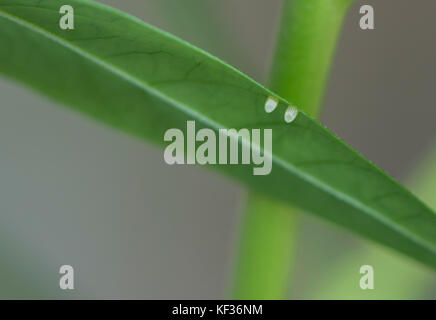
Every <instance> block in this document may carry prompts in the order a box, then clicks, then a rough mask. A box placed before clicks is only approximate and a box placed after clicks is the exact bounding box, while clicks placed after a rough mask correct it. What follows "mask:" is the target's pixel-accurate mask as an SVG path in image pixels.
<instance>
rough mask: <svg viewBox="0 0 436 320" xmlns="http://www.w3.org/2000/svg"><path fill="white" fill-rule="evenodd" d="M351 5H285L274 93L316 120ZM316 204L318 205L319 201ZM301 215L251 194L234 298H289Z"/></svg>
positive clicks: (306, 0)
mask: <svg viewBox="0 0 436 320" xmlns="http://www.w3.org/2000/svg"><path fill="white" fill-rule="evenodd" d="M351 2H352V0H293V1H291V0H285V1H284V5H283V10H282V21H281V26H280V31H279V36H278V40H277V46H276V53H275V58H274V62H273V66H272V71H271V78H270V88H271V89H272V90H273V91H275V92H277V93H278V94H280V95H281V96H282V97H283V98H285V99H287V100H288V101H292V102H293V103H294V104H296V105H297V107H298V108H299V109H301V110H304V111H305V112H307V113H308V114H310V115H312V116H314V117H316V116H317V115H318V113H319V109H320V102H321V100H322V97H323V93H324V89H325V84H326V79H327V76H328V73H329V69H330V65H331V61H332V58H333V55H334V51H335V47H336V42H337V38H338V35H339V33H340V30H341V26H342V22H343V19H344V16H345V13H346V11H347V8H348V7H349V5H350V4H351ZM315 201H316V200H315ZM298 220H299V219H298V210H297V209H295V208H291V207H289V206H284V205H282V204H281V203H278V202H277V201H273V200H270V199H268V198H266V197H264V196H261V195H258V194H250V195H249V197H248V203H247V207H246V210H245V214H244V217H243V222H242V226H243V227H242V234H241V239H240V241H241V243H240V247H239V251H240V252H239V257H238V261H237V267H236V272H235V281H234V288H233V298H235V299H282V298H285V297H286V293H287V287H288V285H289V275H290V273H291V269H292V265H293V263H292V261H293V256H294V253H293V251H294V250H293V249H294V248H295V246H296V241H295V239H296V232H295V230H296V229H297V226H298Z"/></svg>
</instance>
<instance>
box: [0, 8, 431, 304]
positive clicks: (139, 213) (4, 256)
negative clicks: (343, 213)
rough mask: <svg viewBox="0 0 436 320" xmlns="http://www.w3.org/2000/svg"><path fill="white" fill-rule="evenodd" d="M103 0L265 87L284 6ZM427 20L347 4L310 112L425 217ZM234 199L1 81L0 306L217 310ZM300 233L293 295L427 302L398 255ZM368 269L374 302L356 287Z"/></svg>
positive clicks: (235, 216)
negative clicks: (160, 303) (212, 304)
mask: <svg viewBox="0 0 436 320" xmlns="http://www.w3.org/2000/svg"><path fill="white" fill-rule="evenodd" d="M285 1H292V0H285ZM100 2H103V3H106V4H109V5H111V6H114V7H116V8H119V9H121V10H122V11H125V12H128V13H131V14H133V15H135V16H138V17H140V18H141V19H143V20H145V21H146V22H149V23H151V24H153V25H156V26H158V27H160V28H162V29H165V30H167V31H169V32H171V33H173V34H175V35H177V36H180V37H181V38H183V39H185V40H187V41H189V42H191V43H193V44H195V45H197V46H199V47H201V48H203V49H205V50H207V51H209V52H211V53H213V54H215V55H216V56H218V57H220V58H221V59H223V60H225V61H227V62H229V63H230V64H232V65H233V66H235V67H236V68H238V69H240V70H241V71H243V72H244V73H246V74H248V75H249V76H251V77H253V78H254V79H255V80H257V81H259V82H261V83H265V81H266V77H267V74H268V71H269V67H270V63H271V58H272V54H273V48H274V44H275V38H276V31H277V28H278V23H279V17H280V7H281V4H282V1H281V0H123V1H120V0H105V1H100ZM363 4H371V5H373V6H374V8H375V19H376V20H375V21H376V22H375V23H376V29H375V30H372V31H362V30H360V28H359V25H358V21H359V18H360V15H359V7H360V6H361V5H363ZM435 10H436V2H434V1H426V0H417V1H413V2H412V1H410V0H385V1H375V0H366V1H360V0H359V1H356V2H355V4H354V5H353V6H352V8H351V10H350V12H349V15H348V17H347V19H346V23H345V25H344V29H343V33H342V36H341V38H340V41H339V47H338V50H337V55H336V57H335V62H334V64H333V68H332V73H331V79H330V81H329V86H328V90H327V94H326V97H325V98H326V99H325V103H324V107H323V116H322V120H323V123H324V124H326V125H327V127H328V128H329V129H330V130H332V131H334V132H335V133H336V134H338V135H339V136H340V137H341V138H343V139H344V140H345V141H347V142H348V143H349V144H350V145H351V146H352V147H354V148H355V149H357V150H358V151H360V152H361V153H362V154H363V155H364V156H365V157H367V158H369V159H370V160H371V161H373V162H375V163H376V164H377V165H378V166H380V167H381V168H383V169H384V170H386V171H387V172H388V173H389V174H391V175H392V176H394V177H395V178H397V179H398V180H400V181H401V182H403V183H405V184H406V185H407V186H408V187H410V188H411V189H412V190H414V191H415V192H416V193H417V194H418V195H421V198H422V199H424V200H426V201H427V203H428V204H429V205H431V206H433V207H436V203H435V202H436V197H435V196H434V192H433V186H436V154H434V153H433V155H432V152H431V150H433V149H434V148H432V146H433V145H434V141H435V129H434V128H435V127H434V123H433V121H434V118H435V116H436V108H435V102H434V98H433V93H434V87H435V76H436V60H435V57H436V42H435V41H434V39H435V35H436V25H435V21H434V12H436V11H435ZM71 89H72V90H74V88H71ZM126 101H127V100H126ZM435 148H436V147H435ZM245 195H246V193H245V191H244V190H243V188H242V187H240V186H239V185H237V184H236V183H234V182H233V181H231V180H229V179H227V178H224V177H221V176H219V175H217V174H216V173H215V172H213V171H209V170H207V169H205V168H201V167H189V166H176V167H174V166H168V165H166V164H165V162H164V161H163V151H162V150H160V149H157V148H155V147H154V146H152V145H148V144H147V143H144V142H142V141H139V140H137V139H136V138H134V137H130V136H127V135H125V134H123V133H119V132H117V131H115V130H113V129H111V128H108V127H106V126H104V125H102V124H100V123H97V122H95V121H93V120H90V119H88V118H86V117H85V116H83V115H81V114H76V113H73V112H71V111H70V110H69V109H67V108H59V107H58V106H56V105H55V104H54V103H53V102H51V101H49V100H48V99H47V98H45V97H41V96H39V95H38V94H36V93H34V92H31V91H29V90H28V89H27V88H24V87H22V86H21V85H19V84H16V83H12V82H11V81H10V80H8V79H5V78H0V219H1V221H0V298H60V299H69V298H85V299H87V298H121V299H124V298H133V299H136V298H142V299H220V298H226V297H228V296H229V288H230V283H229V279H231V274H232V271H233V268H234V266H233V261H234V260H233V257H234V254H235V248H236V247H237V240H238V231H239V222H240V218H241V216H240V214H241V211H242V210H241V209H242V208H243V206H244V200H245ZM298 237H299V240H298V241H299V245H298V253H297V258H296V261H297V265H296V267H295V270H294V279H293V281H292V283H293V285H292V286H291V287H290V289H289V294H288V297H289V298H307V299H312V298H321V299H324V298H327V299H328V298H343V299H347V298H388V299H399V298H410V299H415V298H436V281H435V280H436V273H434V272H433V271H431V270H429V269H427V268H425V267H423V266H421V265H419V264H417V263H415V262H413V261H411V260H409V259H408V258H405V257H403V256H399V255H397V254H395V253H392V252H390V251H387V250H384V249H383V248H379V247H376V246H374V245H371V244H369V243H367V242H366V241H362V240H361V239H358V238H357V237H355V236H354V235H352V234H350V233H348V232H346V231H344V230H342V229H339V228H337V227H335V226H333V225H331V224H328V223H326V222H323V221H320V220H319V219H316V218H312V217H311V216H310V215H306V216H305V217H304V220H303V223H302V226H301V229H300V230H299V235H298ZM63 264H70V265H72V266H73V267H74V269H75V290H73V291H62V290H60V289H59V286H58V281H59V274H58V272H59V267H60V266H61V265H63ZM364 264H370V265H373V266H374V269H375V290H367V291H362V290H360V288H359V279H360V274H359V268H360V266H361V265H364Z"/></svg>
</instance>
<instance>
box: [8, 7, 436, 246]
mask: <svg viewBox="0 0 436 320" xmlns="http://www.w3.org/2000/svg"><path fill="white" fill-rule="evenodd" d="M102 7H103V8H104V9H107V8H105V7H104V6H102ZM0 16H2V17H3V18H5V19H7V20H9V21H12V22H13V23H17V24H19V25H21V26H23V27H25V28H27V29H29V30H30V31H33V32H36V33H38V34H40V35H42V36H44V37H46V38H48V39H49V40H52V41H54V42H56V43H57V44H59V45H60V46H63V47H65V48H68V49H70V50H71V51H73V52H75V53H77V54H78V55H80V56H82V57H84V58H87V59H89V60H90V61H92V62H94V63H95V64H96V65H98V66H100V67H102V68H104V69H105V70H107V71H109V72H111V73H114V74H116V75H118V76H120V77H121V78H122V79H124V80H125V81H127V82H129V83H131V84H133V85H134V86H136V87H138V88H140V89H142V90H144V91H146V92H148V93H149V94H151V95H153V96H155V97H157V98H161V99H163V100H164V101H165V102H167V103H168V104H169V105H172V106H174V107H176V108H177V109H179V111H181V112H182V113H185V114H187V115H190V116H193V117H194V118H196V119H197V120H199V121H202V122H203V123H205V124H207V125H209V126H211V128H215V130H219V129H221V128H226V126H223V125H220V123H219V122H216V121H214V120H212V119H210V118H209V117H207V116H204V115H202V114H201V113H199V112H197V111H195V110H192V109H191V108H189V107H188V106H186V105H185V104H183V103H181V102H179V101H177V100H174V99H172V98H170V97H168V96H167V95H165V94H164V93H162V92H161V91H159V90H158V89H156V88H154V87H153V86H150V85H149V84H148V83H147V82H146V81H144V80H140V79H138V78H137V77H135V76H133V75H131V74H129V73H128V72H125V71H123V70H122V69H120V68H118V67H116V66H115V65H113V64H111V63H108V62H106V61H104V60H103V59H100V58H99V57H98V56H95V55H94V54H92V53H89V52H87V51H86V50H84V49H82V48H81V47H79V46H77V45H75V44H73V43H71V42H69V41H68V40H65V39H64V38H62V37H59V36H57V35H56V34H53V33H52V32H50V31H49V30H46V29H44V28H42V27H40V26H38V25H35V24H33V23H30V22H28V21H25V20H23V19H21V18H20V17H17V16H15V15H13V14H10V13H8V12H5V11H4V10H1V9H0ZM125 16H126V17H128V18H130V19H131V20H132V21H134V22H135V23H138V24H141V23H142V21H140V20H139V19H136V18H132V17H130V16H128V15H125ZM176 39H177V38H176ZM182 42H183V43H185V42H184V41H182ZM186 44H188V43H186ZM188 45H189V44H188ZM193 48H195V47H193ZM195 49H196V50H197V51H198V52H200V53H203V54H206V55H207V56H210V57H212V58H213V59H214V60H216V61H218V62H220V63H223V64H224V62H222V61H221V60H219V59H218V58H216V57H214V56H212V55H210V54H208V53H207V52H203V51H202V50H199V49H197V48H195ZM225 65H226V66H227V64H225ZM229 67H230V68H232V69H233V70H235V71H237V72H238V73H239V74H241V75H243V76H244V77H245V78H246V79H248V80H250V81H252V80H251V79H250V78H249V77H247V76H246V75H245V74H243V73H242V72H240V71H239V70H237V69H234V68H233V67H231V66H229ZM252 82H253V81H252ZM256 84H257V85H258V86H261V85H260V84H258V83H256ZM261 87H262V88H263V89H265V90H267V91H269V90H268V89H266V88H264V87H263V86H261ZM241 142H242V144H243V145H246V146H247V145H248V147H249V148H250V149H251V148H252V146H251V144H250V142H249V141H247V140H245V139H243V137H242V138H241ZM257 147H258V148H259V149H261V150H263V151H264V154H265V155H268V156H269V157H271V159H272V161H273V163H276V164H278V165H279V166H281V167H283V168H284V169H286V170H288V171H290V172H292V173H293V174H295V175H296V176H299V177H300V178H302V179H303V180H305V181H306V182H308V183H311V184H313V185H315V186H316V187H318V188H319V189H321V190H323V191H325V192H326V193H328V194H330V195H331V196H333V197H335V198H337V199H339V200H342V201H344V202H346V203H348V204H349V205H351V206H352V207H357V208H360V210H362V211H364V212H367V213H368V214H370V215H371V216H372V217H373V218H374V219H376V220H378V221H379V222H381V223H382V224H385V225H386V226H388V227H389V228H392V229H394V230H395V231H397V232H399V233H400V234H403V235H404V236H406V238H408V239H409V240H411V241H413V242H415V243H417V244H418V245H421V246H424V247H425V248H427V249H428V250H430V251H431V252H432V253H435V254H436V248H434V246H433V245H432V243H431V242H429V241H427V240H425V239H422V238H419V237H417V236H416V235H415V234H414V233H412V232H410V231H409V230H407V229H404V228H402V227H398V226H397V225H396V224H395V222H394V220H393V219H389V218H386V217H385V216H383V215H380V214H379V212H378V211H377V210H375V209H373V208H371V207H369V206H367V205H366V204H364V203H362V202H361V201H359V200H357V199H355V198H353V197H350V196H348V195H347V194H344V193H343V192H341V191H337V190H335V189H333V188H332V187H330V186H329V185H328V184H326V183H325V182H323V181H322V180H319V179H317V178H316V177H314V176H312V175H310V174H308V173H307V172H305V171H302V170H300V171H299V170H298V169H297V168H296V167H295V166H293V165H292V164H290V163H288V162H286V161H285V160H283V159H281V158H280V157H278V156H273V154H272V153H271V152H269V151H267V150H264V149H263V148H261V147H260V146H257ZM392 222H393V223H392Z"/></svg>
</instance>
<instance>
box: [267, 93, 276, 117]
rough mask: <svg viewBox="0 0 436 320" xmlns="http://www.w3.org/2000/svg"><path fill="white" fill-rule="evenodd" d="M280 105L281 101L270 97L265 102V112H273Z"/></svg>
mask: <svg viewBox="0 0 436 320" xmlns="http://www.w3.org/2000/svg"><path fill="white" fill-rule="evenodd" d="M278 104H279V101H278V100H277V99H276V98H274V97H271V96H269V97H268V99H266V102H265V111H266V112H267V113H271V112H273V111H274V110H275V109H276V108H277V105H278Z"/></svg>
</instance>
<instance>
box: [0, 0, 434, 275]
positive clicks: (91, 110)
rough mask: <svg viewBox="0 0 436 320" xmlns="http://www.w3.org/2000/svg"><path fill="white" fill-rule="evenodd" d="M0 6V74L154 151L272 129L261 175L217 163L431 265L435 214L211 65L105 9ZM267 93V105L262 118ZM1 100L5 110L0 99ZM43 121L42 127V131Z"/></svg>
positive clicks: (39, 1) (52, 1)
mask: <svg viewBox="0 0 436 320" xmlns="http://www.w3.org/2000/svg"><path fill="white" fill-rule="evenodd" d="M68 4H69V5H71V6H72V7H73V8H74V13H75V14H74V16H75V29H74V30H61V29H60V28H59V19H60V14H59V8H60V6H61V3H60V2H59V1H58V0H0V72H2V73H3V74H6V75H7V76H9V77H11V78H14V79H17V80H19V81H21V82H24V83H26V84H27V85H29V86H31V87H33V88H35V89H37V90H38V91H40V92H42V93H44V94H46V95H48V96H50V97H52V98H54V99H55V100H57V101H59V102H61V103H63V104H65V105H68V106H70V107H72V108H74V109H76V110H79V111H81V112H84V113H86V114H88V115H90V116H92V117H94V118H96V119H98V120H101V121H103V122H105V123H107V124H110V125H112V126H114V127H116V128H118V129H120V130H123V131H126V132H129V133H131V134H134V135H136V136H138V137H141V138H144V139H147V140H151V141H154V142H157V143H159V144H162V143H163V142H164V141H163V136H164V132H165V131H166V130H167V129H169V128H180V129H182V130H185V128H186V121H187V120H195V121H196V124H197V129H200V128H211V129H213V130H215V131H216V132H217V131H218V129H220V128H235V129H240V128H259V129H272V130H273V143H272V145H273V150H272V156H273V169H272V172H271V174H270V175H266V176H253V171H252V169H253V166H251V165H217V166H215V167H216V168H217V169H219V170H222V171H224V172H226V173H227V174H229V175H231V176H232V177H234V178H236V179H237V180H239V181H241V182H243V183H244V184H245V185H247V186H248V187H249V188H252V189H254V190H256V191H260V192H263V193H265V194H268V195H269V196H272V197H275V198H276V199H278V200H282V201H285V202H288V203H292V204H295V205H298V206H299V207H301V208H302V209H304V210H306V211H308V212H312V213H315V214H317V215H319V216H321V217H323V218H325V219H328V220H330V221H332V222H334V223H337V224H339V225H342V226H344V227H346V228H348V229H350V230H352V231H354V232H357V233H358V234H360V235H363V236H365V237H367V238H370V239H372V240H374V241H377V242H379V243H382V244H384V245H386V246H389V247H392V248H394V249H396V250H398V251H400V252H403V253H405V254H407V255H409V256H411V257H414V258H415V259H417V260H419V261H421V262H424V263H426V264H428V265H430V266H433V267H436V232H435V231H436V215H435V213H434V212H433V211H432V210H431V209H429V208H428V207H427V206H425V205H424V204H423V203H422V202H420V201H419V200H418V199H417V198H416V197H415V196H413V195H412V194H411V193H410V192H409V191H407V190H406V189H405V188H403V187H402V186H401V185H400V184H399V183H397V182H396V181H394V180H393V179H392V178H390V177H389V176H388V175H387V174H386V173H384V172H383V171H382V170H380V169H379V168H377V167H376V166H374V165H373V164H372V163H370V162H369V161H368V160H366V159H364V158H363V157H362V156H361V155H360V154H358V153H357V152H355V151H354V150H352V149H351V148H350V147H349V146H348V145H346V144H345V143H344V142H343V141H341V140H340V139H339V138H338V137H336V136H335V135H334V134H333V133H331V132H330V131H329V130H328V129H326V128H325V127H324V126H322V125H321V124H320V123H319V122H317V121H316V120H314V119H312V118H311V117H309V116H307V115H306V114H305V113H304V112H299V114H298V116H297V118H296V119H295V121H293V122H292V123H291V124H286V123H285V122H284V120H283V114H284V111H285V109H286V107H287V106H288V104H289V103H288V102H287V101H285V100H283V99H281V98H280V97H278V96H277V95H275V94H273V93H272V92H270V91H269V90H267V89H266V88H264V87H263V86H261V85H260V84H258V83H256V82H255V81H253V80H251V79H250V78H248V77H247V76H245V75H243V74H242V73H240V72H239V71H237V70H236V69H234V68H232V67H230V66H229V65H227V64H225V63H224V62H222V61H220V60H219V59H217V58H215V57H213V56H211V55H209V54H207V53H205V52H203V51H201V50H199V49H197V48H195V47H193V46H192V45H190V44H188V43H186V42H184V41H182V40H180V39H178V38H175V37H174V36H172V35H170V34H167V33H165V32H163V31H160V30H158V29H156V28H154V27H152V26H150V25H147V24H145V23H144V22H142V21H140V20H138V19H136V18H133V17H131V16H129V15H127V14H124V13H122V12H119V11H117V10H115V9H112V8H109V7H106V6H103V5H101V4H98V3H95V2H93V1H86V0H70V1H68ZM270 95H273V96H275V97H277V98H278V99H279V101H280V102H279V106H278V107H277V109H276V110H275V111H274V112H273V113H271V114H267V113H265V111H264V104H265V101H266V99H267V98H268V97H269V96H270ZM1 103H5V102H4V101H2V102H1ZM0 110H1V109H0ZM48 125H49V124H48Z"/></svg>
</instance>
